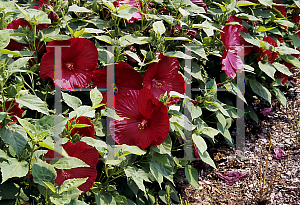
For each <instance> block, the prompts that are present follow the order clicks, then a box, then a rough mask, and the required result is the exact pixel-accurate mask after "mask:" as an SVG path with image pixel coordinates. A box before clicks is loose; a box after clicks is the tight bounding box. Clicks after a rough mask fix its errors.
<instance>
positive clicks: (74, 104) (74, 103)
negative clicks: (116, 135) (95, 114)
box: [62, 92, 82, 110]
mask: <svg viewBox="0 0 300 205" xmlns="http://www.w3.org/2000/svg"><path fill="white" fill-rule="evenodd" d="M62 97H63V99H64V101H65V103H66V104H67V105H68V106H69V107H71V108H73V110H76V109H77V108H79V107H80V106H81V105H82V102H81V100H80V99H79V98H78V97H75V96H72V95H69V94H68V93H64V92H62Z"/></svg>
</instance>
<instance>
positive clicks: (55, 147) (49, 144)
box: [39, 137, 70, 158]
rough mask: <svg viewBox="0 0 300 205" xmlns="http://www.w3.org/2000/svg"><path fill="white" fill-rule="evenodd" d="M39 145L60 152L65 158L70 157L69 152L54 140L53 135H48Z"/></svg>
mask: <svg viewBox="0 0 300 205" xmlns="http://www.w3.org/2000/svg"><path fill="white" fill-rule="evenodd" d="M39 145H40V146H41V147H45V148H47V149H50V150H53V151H55V152H57V153H59V154H60V155H62V156H63V157H65V158H69V157H70V156H69V155H68V153H67V152H66V151H65V150H64V148H63V147H62V146H60V145H58V144H55V143H54V142H53V140H52V138H51V137H47V138H46V139H44V140H43V141H42V142H39Z"/></svg>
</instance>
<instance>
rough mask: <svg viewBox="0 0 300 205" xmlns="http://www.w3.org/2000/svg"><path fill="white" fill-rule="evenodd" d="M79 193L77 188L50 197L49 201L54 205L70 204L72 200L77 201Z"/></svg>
mask: <svg viewBox="0 0 300 205" xmlns="http://www.w3.org/2000/svg"><path fill="white" fill-rule="evenodd" d="M80 194H81V191H80V190H79V189H78V188H75V189H72V190H71V191H66V192H63V193H62V194H59V195H52V196H50V201H51V202H52V203H54V204H55V205H62V204H64V205H66V204H68V203H70V202H71V200H72V199H77V198H78V197H79V195H80Z"/></svg>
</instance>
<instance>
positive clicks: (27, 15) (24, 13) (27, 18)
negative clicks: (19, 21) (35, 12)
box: [15, 4, 30, 22]
mask: <svg viewBox="0 0 300 205" xmlns="http://www.w3.org/2000/svg"><path fill="white" fill-rule="evenodd" d="M15 6H16V7H17V8H18V10H19V11H20V12H21V13H22V14H23V15H24V17H25V19H26V20H27V21H28V22H30V18H29V13H28V12H27V11H25V10H24V9H23V8H22V7H21V6H19V5H18V4H15Z"/></svg>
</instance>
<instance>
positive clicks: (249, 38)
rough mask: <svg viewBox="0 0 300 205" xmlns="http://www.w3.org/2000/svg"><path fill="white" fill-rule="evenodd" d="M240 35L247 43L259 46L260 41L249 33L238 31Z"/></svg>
mask: <svg viewBox="0 0 300 205" xmlns="http://www.w3.org/2000/svg"><path fill="white" fill-rule="evenodd" d="M240 34H241V36H242V37H243V38H244V39H245V41H247V42H248V43H251V44H252V45H254V46H257V47H259V48H260V47H261V45H260V43H259V42H258V41H257V40H256V39H255V38H254V37H253V36H251V35H250V34H249V33H244V32H240Z"/></svg>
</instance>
